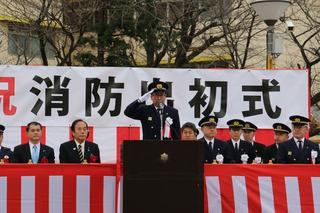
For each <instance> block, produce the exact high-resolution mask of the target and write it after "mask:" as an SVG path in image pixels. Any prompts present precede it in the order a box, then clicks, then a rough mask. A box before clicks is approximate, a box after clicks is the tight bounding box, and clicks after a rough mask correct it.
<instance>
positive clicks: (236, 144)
mask: <svg viewBox="0 0 320 213" xmlns="http://www.w3.org/2000/svg"><path fill="white" fill-rule="evenodd" d="M234 150H236V151H238V143H234Z"/></svg>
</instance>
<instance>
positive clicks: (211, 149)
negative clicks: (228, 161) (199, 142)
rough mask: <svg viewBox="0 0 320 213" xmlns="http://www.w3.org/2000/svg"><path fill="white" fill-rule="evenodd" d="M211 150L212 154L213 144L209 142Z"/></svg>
mask: <svg viewBox="0 0 320 213" xmlns="http://www.w3.org/2000/svg"><path fill="white" fill-rule="evenodd" d="M209 150H210V152H212V150H213V147H212V142H211V141H210V142H209Z"/></svg>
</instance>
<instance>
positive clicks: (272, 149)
mask: <svg viewBox="0 0 320 213" xmlns="http://www.w3.org/2000/svg"><path fill="white" fill-rule="evenodd" d="M277 152H278V148H277V145H276V144H275V143H274V144H272V145H270V146H267V147H266V148H265V149H264V155H263V163H269V160H272V163H276V162H277V161H276V159H277Z"/></svg>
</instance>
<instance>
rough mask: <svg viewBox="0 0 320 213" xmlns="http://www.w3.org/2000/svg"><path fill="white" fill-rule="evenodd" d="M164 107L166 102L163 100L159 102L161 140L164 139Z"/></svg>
mask: <svg viewBox="0 0 320 213" xmlns="http://www.w3.org/2000/svg"><path fill="white" fill-rule="evenodd" d="M163 108H164V104H163V103H162V102H161V103H160V104H159V108H158V110H159V114H160V140H161V141H162V140H163V135H162V132H163V115H162V114H163Z"/></svg>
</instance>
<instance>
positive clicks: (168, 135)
mask: <svg viewBox="0 0 320 213" xmlns="http://www.w3.org/2000/svg"><path fill="white" fill-rule="evenodd" d="M168 88H169V86H168V84H166V83H164V82H161V81H157V82H152V83H150V84H149V85H148V91H149V92H148V93H146V94H144V95H143V96H141V97H140V98H138V100H135V101H134V102H133V103H131V104H129V105H128V106H127V108H126V109H125V111H124V114H125V115H126V116H128V117H130V118H132V119H136V120H140V121H141V125H142V132H143V139H153V140H160V139H174V140H177V139H180V119H179V114H178V110H177V109H175V108H172V107H170V106H167V105H165V104H164V103H165V100H166V91H167V90H168ZM150 96H151V100H152V104H151V105H146V104H145V101H147V100H148V99H149V97H150ZM161 123H162V128H161ZM161 130H162V132H161ZM160 132H161V134H160Z"/></svg>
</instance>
